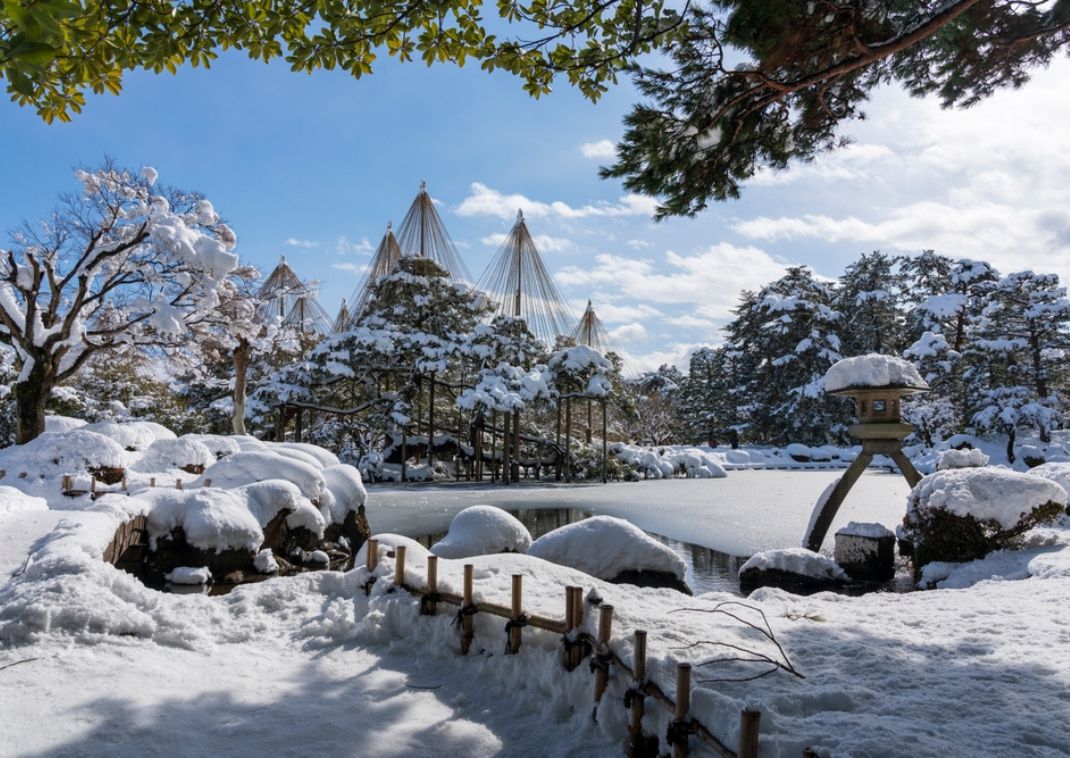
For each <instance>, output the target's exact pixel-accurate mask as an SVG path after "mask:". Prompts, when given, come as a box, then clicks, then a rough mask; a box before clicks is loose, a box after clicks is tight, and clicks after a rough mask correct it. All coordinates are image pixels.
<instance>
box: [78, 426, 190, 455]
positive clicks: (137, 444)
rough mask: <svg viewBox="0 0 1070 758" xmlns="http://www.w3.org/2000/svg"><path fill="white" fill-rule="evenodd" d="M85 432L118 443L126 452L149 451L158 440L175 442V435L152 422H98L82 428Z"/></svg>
mask: <svg viewBox="0 0 1070 758" xmlns="http://www.w3.org/2000/svg"><path fill="white" fill-rule="evenodd" d="M81 430H82V431H85V432H96V433H97V434H102V435H104V436H105V437H108V438H110V439H112V440H114V441H115V442H117V443H118V444H119V445H120V446H121V447H122V448H123V449H125V450H131V451H133V450H147V449H148V448H149V447H150V446H151V445H152V443H154V442H156V441H157V440H168V439H170V440H173V439H175V436H176V435H175V433H174V432H172V431H171V430H170V429H168V428H167V427H165V426H161V425H160V424H157V423H155V422H152V421H126V422H123V423H121V424H120V423H116V422H114V421H96V422H93V423H92V424H86V425H85V426H83V427H81Z"/></svg>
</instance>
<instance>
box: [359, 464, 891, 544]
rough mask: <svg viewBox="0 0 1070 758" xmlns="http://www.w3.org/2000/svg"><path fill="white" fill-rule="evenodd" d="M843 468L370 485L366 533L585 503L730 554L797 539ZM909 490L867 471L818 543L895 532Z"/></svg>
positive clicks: (409, 530) (433, 529)
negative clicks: (462, 514) (495, 510)
mask: <svg viewBox="0 0 1070 758" xmlns="http://www.w3.org/2000/svg"><path fill="white" fill-rule="evenodd" d="M842 473H843V472H842V471H733V472H731V473H730V474H729V475H728V476H727V477H726V478H724V479H672V480H663V481H646V482H622V483H614V484H607V485H595V484H588V485H583V484H579V485H522V486H520V487H512V488H510V487H500V486H488V485H467V484H456V485H443V486H436V487H429V486H425V485H419V486H410V487H400V486H396V485H395V486H391V485H383V486H378V485H372V486H371V487H369V490H368V492H369V497H368V522H369V523H370V524H371V528H372V531H373V532H397V533H400V534H405V535H407V536H422V535H424V534H434V533H438V532H445V531H446V529H447V528H448V527H449V522H450V519H452V518H453V516H454V514H456V513H457V511H459V510H461V509H463V508H467V507H468V506H470V505H475V504H477V503H486V504H490V505H497V506H499V507H502V508H506V509H515V508H582V509H586V510H590V511H592V512H595V513H600V514H606V515H609V516H620V517H621V518H625V519H627V520H628V521H631V522H632V523H633V524H635V525H636V526H638V527H640V528H642V529H646V530H647V531H650V532H655V533H657V534H660V535H663V536H665V537H669V538H670V539H676V540H683V541H686V542H691V543H694V544H696V545H702V546H704V547H709V548H712V549H714V550H719V551H720V552H722V553H728V554H729V555H740V556H747V555H751V554H753V553H756V552H758V551H760V550H769V549H773V548H782V547H795V546H797V545H799V544H801V543H802V538H803V534H804V533H805V531H806V526H807V524H808V523H809V520H810V513H811V511H812V510H813V507H814V503H815V502H817V498H818V496H819V495H820V494H821V492H822V490H824V489H825V487H826V486H828V485H829V483H831V482H833V481H835V480H836V479H838V478H839V477H840V475H841V474H842ZM909 492H910V487H908V486H907V483H906V481H905V480H904V479H903V478H902V477H901V476H899V475H897V474H888V473H881V472H877V471H869V472H867V473H866V474H865V475H864V476H863V477H862V478H861V479H860V480H859V482H858V484H857V485H855V488H854V489H853V490H852V491H851V494H850V495H849V496H848V498H847V501H846V502H845V503H844V505H843V507H842V508H841V509H840V512H839V514H838V516H837V518H836V520H835V521H834V522H833V528H832V529H830V530H829V536H828V538H827V540H826V544H825V545H824V547H825V549H828V550H831V548H832V544H833V535H834V533H835V531H836V529H837V528H838V527H839V526H841V525H843V524H846V523H847V522H848V521H876V522H880V523H883V524H885V525H886V526H889V527H891V528H893V529H894V528H895V526H896V525H897V524H899V523H900V522H901V521H902V520H903V514H904V513H905V511H906V497H907V494H908V493H909Z"/></svg>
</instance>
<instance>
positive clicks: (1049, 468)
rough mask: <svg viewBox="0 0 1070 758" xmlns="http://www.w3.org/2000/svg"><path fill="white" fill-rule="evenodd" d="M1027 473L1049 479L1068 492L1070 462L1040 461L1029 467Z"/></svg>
mask: <svg viewBox="0 0 1070 758" xmlns="http://www.w3.org/2000/svg"><path fill="white" fill-rule="evenodd" d="M1029 473H1030V474H1032V475H1033V476H1040V477H1043V478H1045V479H1049V480H1051V481H1053V482H1055V483H1056V484H1058V485H1059V486H1060V487H1062V488H1063V489H1064V490H1066V491H1067V493H1070V463H1066V462H1058V463H1042V464H1041V465H1039V466H1036V467H1034V468H1031V469H1029Z"/></svg>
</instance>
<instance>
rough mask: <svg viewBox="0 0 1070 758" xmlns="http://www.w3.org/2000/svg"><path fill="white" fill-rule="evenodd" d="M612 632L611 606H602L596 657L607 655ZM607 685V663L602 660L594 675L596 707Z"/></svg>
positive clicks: (599, 614) (599, 616) (606, 660)
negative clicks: (601, 664) (602, 662)
mask: <svg viewBox="0 0 1070 758" xmlns="http://www.w3.org/2000/svg"><path fill="white" fill-rule="evenodd" d="M612 630H613V606H612V605H603V606H602V607H601V608H600V609H599V612H598V653H597V654H598V655H606V654H607V653H609V638H610V636H611V635H612ZM608 683H609V661H608V659H605V660H604V665H603V666H602V667H600V668H598V669H597V670H596V671H595V674H594V703H595V707H597V706H598V703H599V701H601V699H602V694H603V693H604V692H605V691H606V685H607V684H608Z"/></svg>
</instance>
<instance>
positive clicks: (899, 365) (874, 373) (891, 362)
mask: <svg viewBox="0 0 1070 758" xmlns="http://www.w3.org/2000/svg"><path fill="white" fill-rule="evenodd" d="M862 387H907V388H912V389H928V388H929V385H928V384H926V383H925V380H924V379H922V378H921V374H919V373H918V369H917V368H915V366H914V364H913V363H911V362H910V361H905V360H903V359H902V358H896V357H895V356H893V355H881V354H879V353H870V354H869V355H859V356H855V357H854V358H844V359H842V360H840V361H837V362H836V363H834V364H832V366H831V367H830V368H829V370H828V372H827V373H826V374H825V391H826V392H840V391H842V390H846V389H852V388H862Z"/></svg>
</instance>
